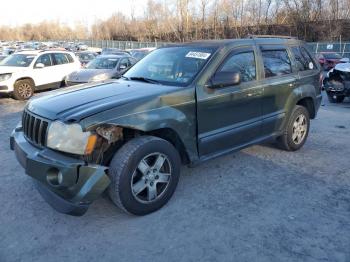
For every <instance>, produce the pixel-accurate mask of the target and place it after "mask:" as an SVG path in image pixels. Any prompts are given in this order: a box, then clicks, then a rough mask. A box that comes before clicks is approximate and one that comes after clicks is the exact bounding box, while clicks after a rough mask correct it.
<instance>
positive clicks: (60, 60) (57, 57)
mask: <svg viewBox="0 0 350 262" xmlns="http://www.w3.org/2000/svg"><path fill="white" fill-rule="evenodd" d="M53 57H54V61H55V65H64V64H68V63H69V61H68V58H67V57H66V56H65V54H62V53H54V54H53Z"/></svg>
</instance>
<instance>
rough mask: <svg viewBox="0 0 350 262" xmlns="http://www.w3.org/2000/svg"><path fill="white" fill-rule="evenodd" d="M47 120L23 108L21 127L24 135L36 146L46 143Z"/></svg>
mask: <svg viewBox="0 0 350 262" xmlns="http://www.w3.org/2000/svg"><path fill="white" fill-rule="evenodd" d="M48 126H49V122H48V121H47V120H45V119H43V118H40V117H38V116H36V115H34V114H32V113H30V112H29V111H27V110H25V111H24V112H23V116H22V127H23V132H24V135H25V137H26V138H27V139H28V140H29V141H30V142H31V143H33V144H35V145H38V146H45V145H46V135H47V128H48Z"/></svg>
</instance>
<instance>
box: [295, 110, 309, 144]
mask: <svg viewBox="0 0 350 262" xmlns="http://www.w3.org/2000/svg"><path fill="white" fill-rule="evenodd" d="M307 128H308V126H307V121H306V117H305V116H304V115H303V114H301V115H299V116H298V117H297V118H296V119H295V121H294V123H293V134H292V139H293V142H294V143H295V144H297V145H299V144H300V143H301V142H303V140H304V138H305V136H306V133H307Z"/></svg>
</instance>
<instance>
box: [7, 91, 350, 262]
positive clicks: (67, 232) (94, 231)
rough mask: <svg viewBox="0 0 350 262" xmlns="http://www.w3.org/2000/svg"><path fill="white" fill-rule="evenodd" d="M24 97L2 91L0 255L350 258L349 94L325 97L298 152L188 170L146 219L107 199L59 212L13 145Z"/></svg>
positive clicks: (260, 149)
mask: <svg viewBox="0 0 350 262" xmlns="http://www.w3.org/2000/svg"><path fill="white" fill-rule="evenodd" d="M23 105H24V103H23V102H17V101H14V100H12V99H9V98H0V134H1V135H0V148H1V151H0V159H1V161H0V170H1V172H0V199H1V200H2V204H1V206H2V210H1V212H0V261H2V262H8V261H45V262H46V261H50V262H51V261H141V260H142V261H268V262H271V261H350V158H349V156H350V101H349V100H347V101H346V102H345V103H343V104H339V105H330V104H328V102H325V103H324V105H323V106H322V107H321V109H320V111H319V114H318V117H317V119H316V120H313V121H312V123H311V125H312V126H311V132H310V134H309V139H308V141H307V142H306V144H305V146H304V147H303V148H302V149H301V150H300V151H298V152H295V153H288V152H283V151H280V150H277V149H275V148H274V147H273V145H270V144H267V145H261V146H260V145H259V146H254V147H250V148H247V149H245V150H242V151H240V152H237V153H234V154H230V155H228V156H224V157H220V158H218V159H215V160H211V161H209V162H206V163H204V164H202V165H200V166H198V167H196V168H187V167H183V168H182V177H181V179H180V183H179V186H178V188H177V191H176V192H175V195H174V196H173V198H172V200H171V201H170V202H169V203H168V204H167V205H166V206H165V207H164V208H162V209H161V210H160V211H158V212H156V213H153V214H151V215H148V216H144V217H135V216H130V215H126V214H124V213H123V212H121V211H120V210H119V209H118V208H116V207H115V206H114V205H113V204H112V203H111V201H110V200H109V199H108V198H107V197H103V198H101V199H99V200H98V201H96V202H95V203H94V204H93V205H92V206H91V207H90V209H89V211H88V212H87V213H86V214H85V215H84V216H82V217H71V216H67V215H63V214H59V213H57V212H56V211H54V210H53V209H52V208H51V207H50V206H49V205H48V204H46V202H45V201H44V200H43V199H42V198H41V197H40V195H39V193H38V192H37V191H36V190H35V188H34V186H33V183H32V181H31V179H30V178H29V177H27V176H26V175H25V174H24V171H23V169H22V168H21V167H20V165H19V164H18V163H17V161H16V160H15V156H14V154H13V152H12V151H10V149H9V135H10V133H11V131H12V129H13V128H14V127H15V125H16V124H17V122H18V121H19V120H20V114H21V110H22V108H23Z"/></svg>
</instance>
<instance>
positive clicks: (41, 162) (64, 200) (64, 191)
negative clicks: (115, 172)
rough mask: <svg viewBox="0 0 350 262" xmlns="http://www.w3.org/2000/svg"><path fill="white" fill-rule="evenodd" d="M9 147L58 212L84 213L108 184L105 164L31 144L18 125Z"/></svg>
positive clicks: (42, 194)
mask: <svg viewBox="0 0 350 262" xmlns="http://www.w3.org/2000/svg"><path fill="white" fill-rule="evenodd" d="M10 147H11V149H12V150H13V151H14V152H15V155H16V157H17V160H18V161H19V163H20V164H21V165H22V166H23V168H24V169H25V172H26V174H27V175H29V176H30V177H32V178H33V179H34V180H35V182H36V183H35V184H36V187H37V189H38V191H39V193H40V194H41V196H42V197H43V198H44V199H45V200H46V201H47V202H48V203H49V204H50V205H51V206H52V207H53V208H54V209H56V210H57V211H58V212H61V213H65V214H69V215H75V216H80V215H83V214H84V213H85V212H86V211H87V209H88V207H89V205H90V204H91V203H92V202H93V201H94V200H95V199H97V198H98V197H99V196H100V195H101V194H102V193H103V191H104V190H105V189H106V188H107V187H108V185H109V184H110V180H109V178H108V176H107V175H106V172H105V170H106V169H107V168H106V167H104V166H99V165H90V164H86V163H85V162H84V161H81V160H79V159H75V158H72V157H67V156H65V155H63V154H60V153H57V152H55V151H53V150H50V149H46V148H45V149H39V148H37V147H34V146H33V145H31V144H30V143H29V142H28V141H27V140H26V139H25V137H24V135H23V132H22V128H21V127H17V128H16V129H15V130H14V131H13V133H12V135H11V138H10ZM58 176H60V177H61V179H58Z"/></svg>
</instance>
